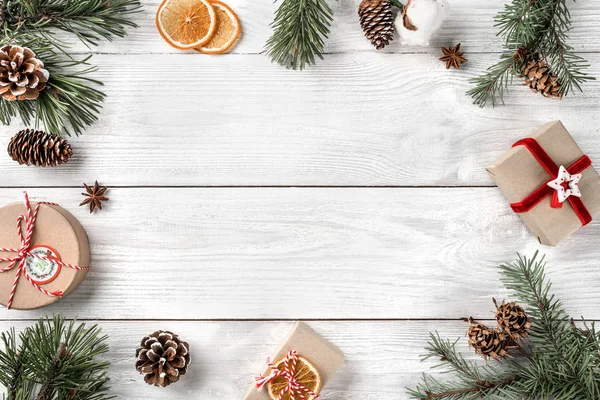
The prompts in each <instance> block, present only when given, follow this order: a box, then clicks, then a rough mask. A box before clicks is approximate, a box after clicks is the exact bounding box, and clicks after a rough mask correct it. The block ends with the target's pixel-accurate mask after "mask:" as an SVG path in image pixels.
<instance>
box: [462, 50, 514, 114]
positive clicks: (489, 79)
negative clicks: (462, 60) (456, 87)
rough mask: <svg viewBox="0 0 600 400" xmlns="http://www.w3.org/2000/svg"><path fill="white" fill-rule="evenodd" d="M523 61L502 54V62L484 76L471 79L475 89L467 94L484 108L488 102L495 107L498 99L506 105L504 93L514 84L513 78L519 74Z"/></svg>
mask: <svg viewBox="0 0 600 400" xmlns="http://www.w3.org/2000/svg"><path fill="white" fill-rule="evenodd" d="M520 65H522V61H521V60H519V59H518V58H517V57H515V54H514V52H513V53H512V54H507V53H505V54H502V56H501V57H500V61H499V62H498V63H497V64H495V65H493V66H491V67H490V68H489V69H488V70H487V71H486V72H485V73H484V74H483V75H481V76H478V77H476V78H473V79H471V83H474V84H475V87H473V88H472V89H470V90H469V91H468V92H467V94H468V95H469V96H471V97H473V99H474V100H473V103H474V104H477V105H479V106H480V107H484V106H485V105H486V104H487V102H488V101H491V103H492V106H495V105H496V103H497V101H498V99H499V100H500V101H501V102H502V104H504V92H505V91H508V85H509V84H510V83H512V80H513V76H514V75H515V74H516V73H517V71H518V67H519V66H520Z"/></svg>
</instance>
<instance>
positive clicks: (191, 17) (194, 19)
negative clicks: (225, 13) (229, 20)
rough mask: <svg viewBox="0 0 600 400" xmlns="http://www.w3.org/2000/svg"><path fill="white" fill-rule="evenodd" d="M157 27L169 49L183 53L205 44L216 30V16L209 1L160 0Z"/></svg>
mask: <svg viewBox="0 0 600 400" xmlns="http://www.w3.org/2000/svg"><path fill="white" fill-rule="evenodd" d="M156 27H157V28H158V31H159V32H160V34H161V36H162V37H163V38H164V39H165V40H166V41H167V43H169V44H170V45H171V46H173V47H176V48H178V49H182V50H186V49H193V48H194V47H198V46H202V45H203V44H204V43H206V42H208V41H209V40H210V38H212V35H213V34H214V33H215V30H216V28H217V16H216V14H215V10H214V8H213V7H212V6H211V5H210V3H209V2H208V0H163V2H162V4H161V5H160V6H159V7H158V11H157V12H156Z"/></svg>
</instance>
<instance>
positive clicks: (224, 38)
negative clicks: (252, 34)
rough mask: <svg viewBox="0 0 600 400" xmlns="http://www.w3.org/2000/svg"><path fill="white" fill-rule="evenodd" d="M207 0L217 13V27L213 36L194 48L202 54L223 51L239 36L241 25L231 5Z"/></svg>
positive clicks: (217, 0)
mask: <svg viewBox="0 0 600 400" xmlns="http://www.w3.org/2000/svg"><path fill="white" fill-rule="evenodd" d="M209 1H210V4H211V5H212V6H213V8H214V9H215V13H216V15H217V29H216V31H215V34H214V35H213V37H212V38H211V39H210V40H209V41H208V42H206V43H205V44H203V45H202V46H201V47H197V48H196V50H198V51H199V52H200V53H204V54H221V53H225V52H226V51H227V50H229V49H230V48H231V46H233V45H234V43H235V42H236V41H237V40H238V38H239V37H240V33H241V32H242V26H241V25H240V20H239V19H238V16H237V15H236V13H235V12H234V11H233V10H232V9H231V7H229V6H228V5H227V4H225V3H223V2H222V1H219V0H209Z"/></svg>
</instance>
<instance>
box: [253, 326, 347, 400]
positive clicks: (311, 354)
mask: <svg viewBox="0 0 600 400" xmlns="http://www.w3.org/2000/svg"><path fill="white" fill-rule="evenodd" d="M291 350H296V351H297V352H298V354H299V355H300V356H302V357H304V358H306V359H307V360H308V361H310V363H311V364H312V365H314V366H315V368H316V369H317V371H319V374H320V375H321V380H322V383H323V385H322V388H323V387H325V385H326V384H327V382H328V381H329V379H331V376H332V375H333V373H334V372H335V371H336V370H337V369H338V368H339V367H340V365H342V362H343V361H344V353H342V351H341V350H340V349H338V348H337V347H336V346H335V345H334V344H333V343H331V342H329V341H328V340H326V339H324V338H323V337H322V336H320V335H319V334H318V333H316V332H315V331H313V330H312V329H311V328H310V327H309V326H308V325H306V324H304V323H302V322H298V323H297V324H296V326H295V327H294V330H293V331H292V333H291V334H290V335H289V336H288V338H287V339H286V340H285V342H284V343H283V345H282V346H281V348H280V349H279V351H278V352H277V353H275V354H274V355H273V357H272V358H271V359H272V360H273V361H274V362H275V361H278V360H280V359H282V358H283V357H285V356H286V355H287V354H288V353H289V352H290V351H291ZM270 372H271V369H270V368H269V367H266V368H265V369H264V370H263V373H262V375H263V376H267V375H269V374H270ZM269 399H270V398H269V395H268V394H267V390H266V389H263V390H262V391H260V392H259V391H258V389H256V386H255V385H252V387H251V388H250V389H249V390H248V392H247V393H246V396H245V397H244V400H269Z"/></svg>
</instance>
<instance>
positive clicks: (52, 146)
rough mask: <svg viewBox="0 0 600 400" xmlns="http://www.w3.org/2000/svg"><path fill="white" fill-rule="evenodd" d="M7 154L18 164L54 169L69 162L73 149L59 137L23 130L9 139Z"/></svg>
mask: <svg viewBox="0 0 600 400" xmlns="http://www.w3.org/2000/svg"><path fill="white" fill-rule="evenodd" d="M8 154H9V155H10V156H11V157H12V159H13V160H15V161H17V162H18V163H19V164H27V165H35V166H36V167H54V166H56V165H60V164H64V163H66V162H67V161H69V158H71V156H72V155H73V149H72V148H71V145H70V144H69V143H68V142H67V141H66V140H64V139H62V138H61V137H58V136H53V135H51V134H49V133H46V132H43V131H37V130H33V129H23V130H22V131H19V132H18V133H17V134H16V135H15V136H13V137H12V138H11V139H10V142H9V143H8Z"/></svg>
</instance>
